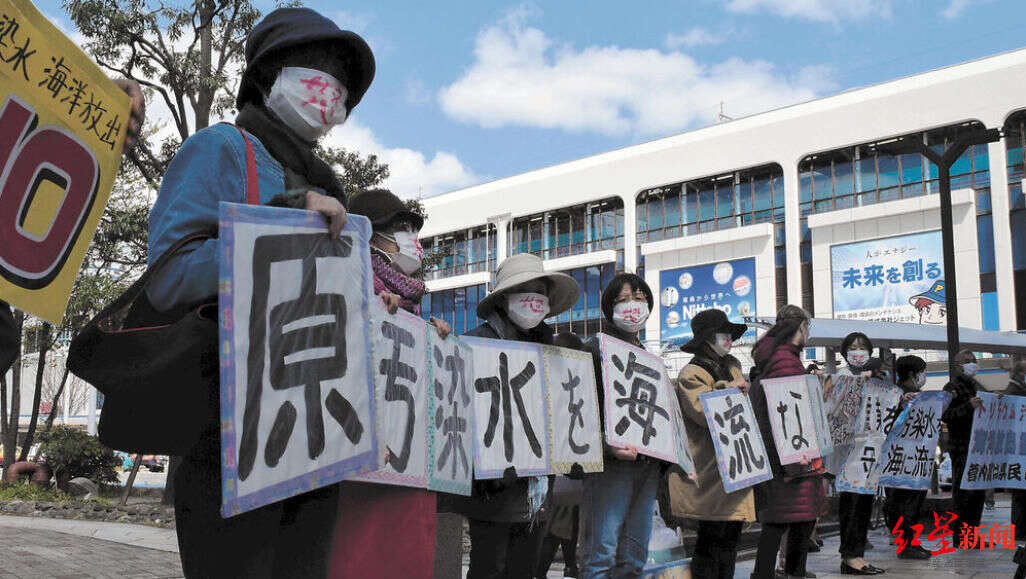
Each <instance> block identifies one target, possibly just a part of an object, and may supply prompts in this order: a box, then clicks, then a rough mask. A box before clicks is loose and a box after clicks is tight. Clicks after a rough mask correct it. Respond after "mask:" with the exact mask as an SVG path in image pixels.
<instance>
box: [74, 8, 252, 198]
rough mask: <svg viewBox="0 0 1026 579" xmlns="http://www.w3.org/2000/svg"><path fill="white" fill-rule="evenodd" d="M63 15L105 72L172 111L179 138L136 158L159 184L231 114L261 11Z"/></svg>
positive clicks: (145, 146)
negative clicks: (190, 144)
mask: <svg viewBox="0 0 1026 579" xmlns="http://www.w3.org/2000/svg"><path fill="white" fill-rule="evenodd" d="M64 8H65V10H66V11H67V12H68V15H69V16H70V17H71V20H72V22H74V23H75V25H76V26H77V27H78V29H79V30H80V31H81V32H82V34H83V35H85V37H86V38H87V39H88V41H87V42H86V44H85V46H84V48H85V50H86V51H87V52H88V53H89V54H90V55H92V56H93V58H94V59H96V62H97V63H98V64H99V65H100V66H102V67H103V68H106V69H107V70H109V71H112V72H115V73H118V74H120V75H123V76H125V77H126V78H131V79H134V80H136V81H138V82H139V84H141V85H143V86H144V87H147V88H148V89H149V90H150V91H152V93H153V94H156V95H157V97H158V98H159V99H160V100H161V101H162V102H163V103H164V105H166V106H167V108H168V110H169V111H170V113H171V118H172V123H173V124H174V128H175V129H176V133H177V134H175V135H172V136H170V137H168V138H167V139H165V140H164V141H163V142H162V143H160V144H159V145H157V146H154V145H153V144H151V143H148V142H141V143H140V144H139V146H138V147H137V149H136V154H135V156H134V158H133V162H134V163H135V164H136V166H137V167H138V168H139V169H140V170H141V171H142V173H143V175H144V176H145V177H146V178H147V180H149V181H150V182H151V183H154V184H155V183H157V182H158V181H159V178H160V176H161V175H163V174H164V170H165V169H166V168H167V164H168V163H169V162H170V161H171V158H172V157H173V156H174V153H175V152H176V151H177V150H178V147H179V145H181V143H182V142H183V141H184V140H185V139H187V138H189V135H191V134H192V133H193V132H194V131H196V130H199V129H202V128H205V127H207V126H208V125H209V124H210V119H211V118H212V117H216V116H221V115H223V114H224V113H225V112H226V111H229V110H230V109H231V108H232V107H234V97H235V87H234V83H235V82H236V81H237V77H238V76H239V75H238V71H239V70H241V68H242V66H243V64H244V60H245V52H244V51H245V42H246V37H247V36H248V35H249V31H250V30H251V29H252V28H253V25H254V24H255V23H256V22H257V20H258V19H259V18H260V11H259V10H257V9H256V8H255V7H254V6H253V4H252V2H250V1H249V0H196V1H194V2H185V3H181V4H167V3H164V2H155V1H150V0H65V2H64ZM190 117H192V118H193V119H195V122H194V123H193V124H192V125H190V123H189V118H190Z"/></svg>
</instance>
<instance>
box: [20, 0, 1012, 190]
mask: <svg viewBox="0 0 1026 579" xmlns="http://www.w3.org/2000/svg"><path fill="white" fill-rule="evenodd" d="M257 5H258V6H260V7H261V9H263V10H265V11H266V10H268V9H270V8H271V3H270V2H266V1H265V0H257ZM307 5H309V6H310V7H312V8H315V9H317V10H319V11H321V12H322V13H324V14H325V15H328V16H330V17H331V18H333V19H335V20H336V22H338V24H339V25H340V26H342V27H343V28H350V29H352V30H355V31H357V32H359V33H360V34H362V35H363V36H364V37H365V38H366V39H367V40H368V42H369V43H370V44H371V47H372V48H373V49H374V51H375V55H376V58H377V76H376V78H375V80H374V84H373V85H372V86H371V88H370V90H369V92H368V93H367V95H366V96H365V97H364V99H363V102H362V103H361V104H360V106H359V107H358V108H357V109H356V110H355V111H354V114H353V115H352V117H351V119H350V120H349V122H347V124H346V125H345V126H343V127H342V128H339V129H336V130H335V131H333V133H332V134H331V135H330V136H329V137H328V138H329V139H330V141H331V143H333V144H341V145H346V146H349V147H351V148H356V149H359V150H361V151H362V152H365V153H369V152H373V153H377V154H378V155H379V156H381V157H382V158H383V159H384V160H386V161H387V162H389V163H390V165H391V167H392V172H393V176H392V178H391V179H390V181H389V183H388V184H389V186H391V187H392V188H393V190H395V191H396V192H397V193H400V194H402V195H403V196H407V197H408V196H416V195H418V194H423V195H425V196H428V195H433V194H437V193H440V192H444V191H448V190H452V189H456V188H460V187H464V186H467V185H471V184H474V183H480V182H483V181H487V180H491V179H495V178H500V177H504V176H509V175H513V174H517V173H521V172H524V171H528V170H531V169H536V168H539V167H544V166H547V165H552V164H556V163H560V162H564V161H568V160H572V159H577V158H580V157H584V156H588V155H591V154H595V153H600V152H603V151H608V150H610V149H615V148H618V147H623V146H626V145H631V144H635V143H639V142H643V141H647V140H651V139H653V138H658V137H663V136H667V135H672V134H676V133H680V132H683V131H686V130H688V129H693V128H697V127H701V126H705V125H708V124H711V123H712V122H714V121H715V119H716V115H717V113H718V112H719V107H720V102H721V101H722V102H723V103H724V105H723V106H724V110H725V112H726V114H727V115H729V116H732V117H739V116H744V115H748V114H753V113H757V112H760V111H764V110H768V109H772V108H776V107H778V106H783V105H786V104H791V103H795V102H801V101H804V100H808V99H810V98H815V97H819V96H824V95H829V94H833V93H836V92H839V91H841V90H845V89H849V88H852V87H858V86H864V85H868V84H873V83H877V82H882V81H887V80H890V79H894V78H898V77H901V76H906V75H909V74H915V73H917V72H922V71H925V70H929V69H933V68H937V67H942V66H947V65H951V64H956V63H959V62H964V61H967V60H972V59H975V58H980V57H983V56H987V55H991V54H995V53H998V52H1003V51H1007V50H1013V49H1018V48H1021V47H1024V46H1026V34H1024V33H1026V18H1024V16H1026V2H1023V1H1022V0H680V1H677V2H666V1H660V2H654V1H653V2H641V1H639V2H624V1H623V0H620V1H617V2H613V1H607V0H590V1H588V2H584V1H562V2H547V3H499V2H460V3H456V2H437V1H436V2H410V1H408V0H379V1H378V2H374V3H363V4H361V5H350V6H348V7H346V8H345V9H343V8H341V7H340V6H344V4H343V3H338V2H329V1H326V0H313V1H309V0H308V2H307ZM38 6H39V8H40V9H41V10H42V11H43V12H44V13H46V14H48V15H51V16H53V15H62V12H61V8H60V3H59V0H43V1H41V2H39V3H38ZM1024 98H1026V97H1024ZM154 115H155V117H156V118H157V119H159V115H160V113H159V112H154Z"/></svg>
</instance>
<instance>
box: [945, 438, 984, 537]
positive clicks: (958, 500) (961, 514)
mask: <svg viewBox="0 0 1026 579" xmlns="http://www.w3.org/2000/svg"><path fill="white" fill-rule="evenodd" d="M967 454H968V453H967V452H965V453H963V452H951V485H952V486H951V494H952V498H953V499H954V503H955V514H956V515H958V518H957V519H955V523H954V524H955V528H961V527H960V526H959V522H961V523H962V524H963V525H968V526H972V527H978V526H980V517H982V516H983V501H984V499H985V498H986V495H987V493H986V491H970V490H962V473H963V472H964V471H965V461H966V458H967ZM958 536H961V535H958Z"/></svg>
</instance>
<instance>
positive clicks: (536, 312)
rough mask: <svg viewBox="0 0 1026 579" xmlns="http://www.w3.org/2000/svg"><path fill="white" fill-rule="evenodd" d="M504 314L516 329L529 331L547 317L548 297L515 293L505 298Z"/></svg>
mask: <svg viewBox="0 0 1026 579" xmlns="http://www.w3.org/2000/svg"><path fill="white" fill-rule="evenodd" d="M506 299H507V302H506V312H507V313H508V314H509V319H510V321H512V322H513V323H514V324H516V325H517V327H519V328H521V329H524V330H530V329H531V328H534V327H536V326H537V325H538V324H540V323H541V321H542V320H544V319H545V318H546V317H547V316H548V315H549V296H546V295H542V294H538V293H515V294H509V296H508V297H507V298H506Z"/></svg>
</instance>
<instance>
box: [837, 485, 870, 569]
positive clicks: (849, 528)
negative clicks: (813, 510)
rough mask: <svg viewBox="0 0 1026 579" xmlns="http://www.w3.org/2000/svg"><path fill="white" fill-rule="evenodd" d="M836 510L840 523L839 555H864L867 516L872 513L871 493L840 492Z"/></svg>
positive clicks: (867, 530) (847, 556)
mask: <svg viewBox="0 0 1026 579" xmlns="http://www.w3.org/2000/svg"><path fill="white" fill-rule="evenodd" d="M837 510H838V512H837V518H838V520H839V521H840V523H841V547H840V548H839V549H838V551H839V552H840V553H841V557H844V558H845V559H855V558H857V557H861V556H863V555H865V554H866V535H867V534H868V533H869V517H870V516H871V515H872V514H873V495H860V494H858V493H847V492H842V493H841V498H840V500H839V502H838V508H837Z"/></svg>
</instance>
